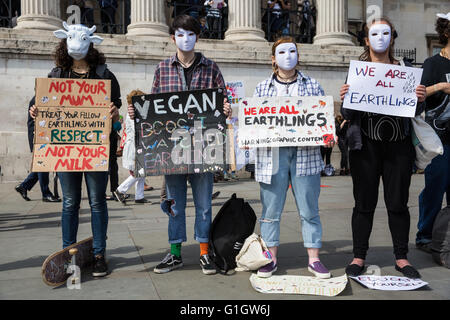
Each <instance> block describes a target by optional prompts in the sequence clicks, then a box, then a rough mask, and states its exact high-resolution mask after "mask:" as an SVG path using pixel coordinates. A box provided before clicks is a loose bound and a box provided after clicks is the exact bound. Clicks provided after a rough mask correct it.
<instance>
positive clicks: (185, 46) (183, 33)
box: [175, 28, 197, 52]
mask: <svg viewBox="0 0 450 320" xmlns="http://www.w3.org/2000/svg"><path fill="white" fill-rule="evenodd" d="M196 42H197V35H196V34H195V32H193V31H188V30H184V29H181V28H178V29H177V30H176V31H175V43H176V45H177V48H178V49H180V50H181V51H185V52H190V51H192V50H194V47H195V43H196Z"/></svg>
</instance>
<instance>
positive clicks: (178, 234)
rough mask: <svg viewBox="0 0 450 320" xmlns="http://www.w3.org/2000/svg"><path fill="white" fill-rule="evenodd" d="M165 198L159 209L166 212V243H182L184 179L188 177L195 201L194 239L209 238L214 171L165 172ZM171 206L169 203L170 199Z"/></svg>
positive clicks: (183, 232)
mask: <svg viewBox="0 0 450 320" xmlns="http://www.w3.org/2000/svg"><path fill="white" fill-rule="evenodd" d="M165 179H166V190H167V200H166V201H165V202H163V203H162V204H161V209H162V210H163V211H164V212H165V213H166V214H167V215H168V216H169V243H181V242H185V241H187V238H186V192H187V185H186V181H187V179H189V182H190V183H191V187H192V195H193V197H194V205H195V225H194V239H195V240H197V241H198V242H208V240H209V229H210V227H211V216H212V210H211V197H212V190H213V174H212V173H199V174H189V175H186V174H175V175H168V176H165ZM172 200H173V204H172V205H171V206H170V208H169V206H168V205H167V204H168V203H170V202H172Z"/></svg>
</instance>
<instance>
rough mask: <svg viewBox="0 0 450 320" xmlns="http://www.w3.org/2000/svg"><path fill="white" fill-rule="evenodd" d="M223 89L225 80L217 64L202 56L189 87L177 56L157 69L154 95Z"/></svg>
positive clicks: (161, 63) (163, 62) (167, 60)
mask: <svg viewBox="0 0 450 320" xmlns="http://www.w3.org/2000/svg"><path fill="white" fill-rule="evenodd" d="M211 88H222V89H223V90H225V80H224V79H223V76H222V73H221V72H220V70H219V67H218V66H217V64H216V63H215V62H214V61H212V60H209V59H207V58H205V56H203V55H202V58H201V59H200V62H199V63H198V64H197V65H196V66H195V68H194V71H193V75H192V80H191V83H190V86H188V85H187V83H186V79H185V76H184V70H183V67H182V66H181V64H180V62H179V61H178V58H177V56H176V55H173V56H172V57H170V58H168V59H166V60H164V61H161V62H160V63H159V65H158V66H157V67H156V70H155V76H154V78H153V86H152V93H166V92H176V91H187V90H200V89H211Z"/></svg>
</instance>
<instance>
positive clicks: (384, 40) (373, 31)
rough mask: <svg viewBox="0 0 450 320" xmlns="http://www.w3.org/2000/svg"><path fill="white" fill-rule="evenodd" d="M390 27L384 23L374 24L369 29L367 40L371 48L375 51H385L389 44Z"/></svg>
mask: <svg viewBox="0 0 450 320" xmlns="http://www.w3.org/2000/svg"><path fill="white" fill-rule="evenodd" d="M391 37H392V31H391V27H389V26H388V25H387V24H384V23H378V24H374V25H372V26H371V27H370V29H369V42H370V46H371V47H372V50H373V51H375V52H377V53H382V52H386V50H387V49H388V48H389V45H390V44H391Z"/></svg>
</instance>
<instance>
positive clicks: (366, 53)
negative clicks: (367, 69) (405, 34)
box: [359, 18, 397, 63]
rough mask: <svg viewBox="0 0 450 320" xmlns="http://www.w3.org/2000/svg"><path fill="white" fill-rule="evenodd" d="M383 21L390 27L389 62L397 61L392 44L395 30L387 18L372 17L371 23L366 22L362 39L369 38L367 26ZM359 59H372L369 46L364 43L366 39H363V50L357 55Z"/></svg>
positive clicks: (393, 44) (369, 60) (393, 43)
mask: <svg viewBox="0 0 450 320" xmlns="http://www.w3.org/2000/svg"><path fill="white" fill-rule="evenodd" d="M380 21H381V22H385V23H386V24H387V25H389V27H391V44H390V45H389V60H390V61H391V63H394V61H397V59H395V57H394V46H395V38H396V37H395V35H396V34H397V32H396V31H395V28H394V25H393V24H392V22H391V21H389V19H388V18H379V19H373V20H372V23H370V25H368V24H366V26H365V27H364V40H366V39H368V38H369V28H370V26H372V24H374V23H375V22H380ZM359 60H360V61H368V62H371V61H372V57H371V56H370V47H369V46H368V45H367V44H366V41H364V52H363V53H362V54H361V55H360V56H359Z"/></svg>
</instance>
